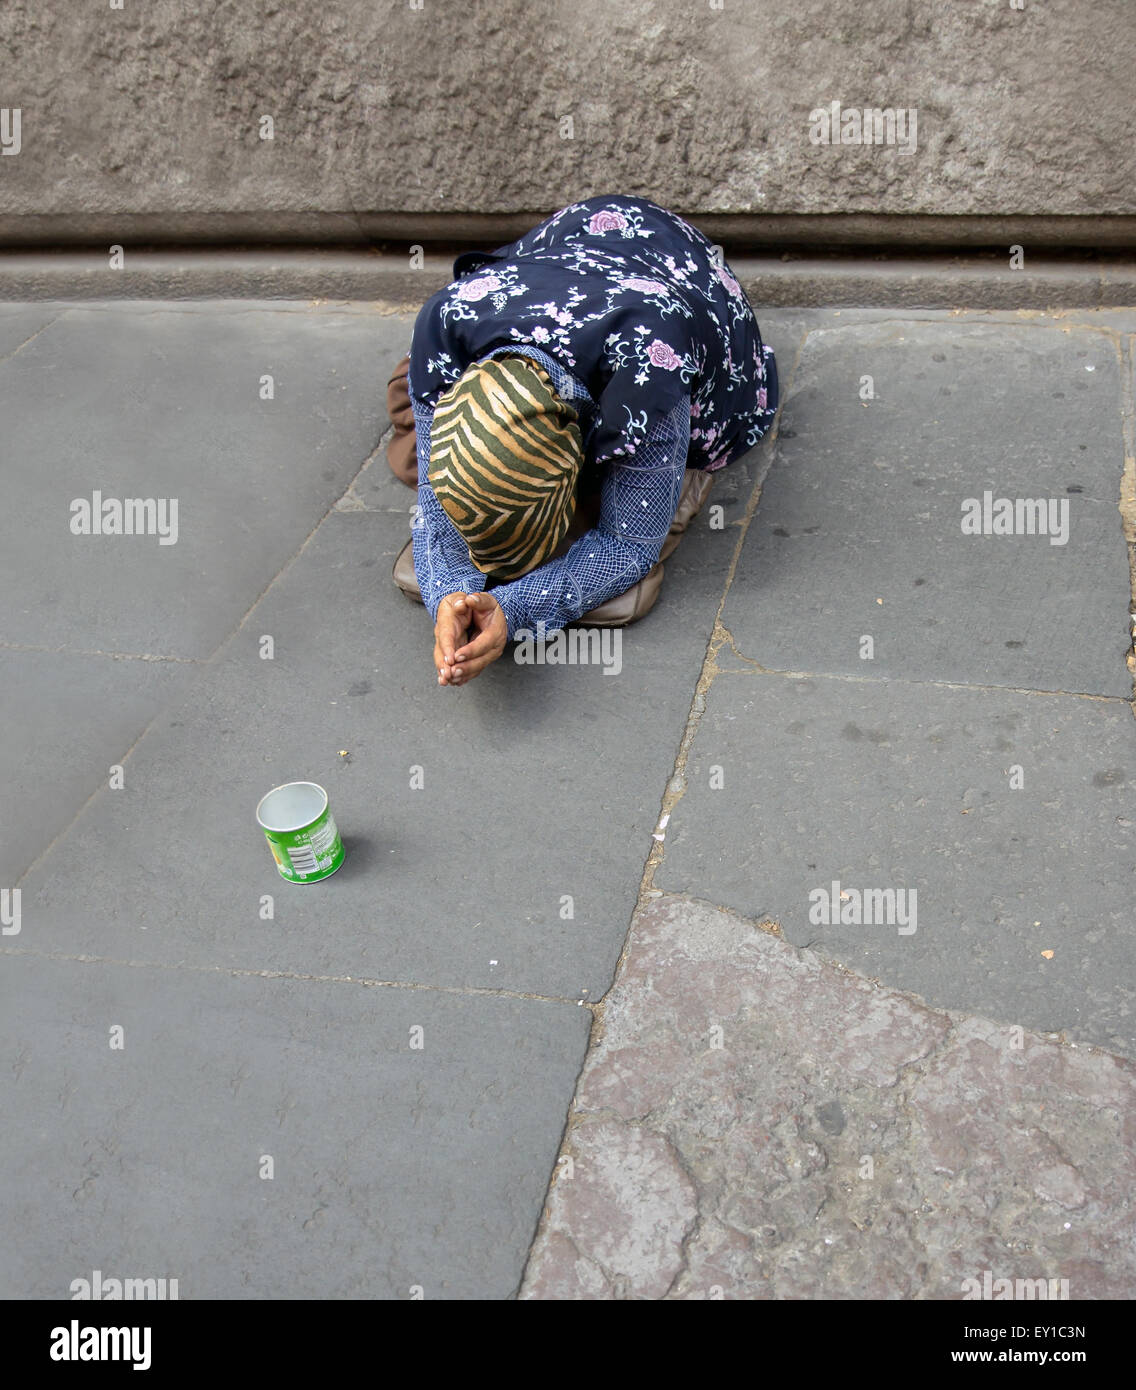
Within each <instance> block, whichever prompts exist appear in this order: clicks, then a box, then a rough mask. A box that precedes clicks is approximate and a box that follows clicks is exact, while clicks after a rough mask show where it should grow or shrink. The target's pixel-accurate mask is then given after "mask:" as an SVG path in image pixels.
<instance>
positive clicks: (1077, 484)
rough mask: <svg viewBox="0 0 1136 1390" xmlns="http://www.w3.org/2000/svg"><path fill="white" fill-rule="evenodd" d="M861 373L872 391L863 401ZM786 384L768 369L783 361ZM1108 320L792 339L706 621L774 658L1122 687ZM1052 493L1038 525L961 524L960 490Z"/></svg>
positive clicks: (942, 675) (927, 675) (1077, 688)
mask: <svg viewBox="0 0 1136 1390" xmlns="http://www.w3.org/2000/svg"><path fill="white" fill-rule="evenodd" d="M866 376H870V377H871V378H872V379H873V389H874V391H875V393H876V395H875V399H873V400H869V401H866V402H865V401H863V400H861V398H860V390H861V382H862V379H863V378H864V377H866ZM782 379H783V381H784V376H783V378H782ZM1121 404H1122V396H1121V386H1120V368H1119V353H1118V341H1117V337H1116V335H1115V333H1109V332H1103V331H1098V330H1095V329H1090V328H1084V327H1080V326H1078V325H1076V324H1067V325H1064V328H1063V331H1061V330H1059V331H1054V329H1053V327H1052V325H1048V326H1042V325H1040V324H1037V325H1035V324H1032V323H1025V324H1006V323H982V324H979V323H972V322H967V323H964V322H961V321H959V322H952V321H950V320H947V321H945V322H944V321H942V320H938V321H935V322H912V321H911V320H908V319H901V318H894V317H893V318H892V319H891V320H890V321H886V320H885V321H878V322H874V323H863V324H854V325H852V326H850V327H830V328H827V329H824V330H817V331H814V332H813V333H812V334H811V335H810V336H809V338H808V339H807V341H806V344H805V346H804V350H803V352H802V356H801V360H800V362H799V364H798V365H797V368H796V371H795V372H794V374H793V380H792V384H791V389H789V391H788V393H787V400H786V401H785V404H784V405H783V408H782V414H781V417H780V421H779V438H778V442H777V448H776V456H775V461H774V463H773V466H772V468H771V470H770V474H769V477H768V479H767V481H766V485H765V489H764V492H763V495H762V500H761V505H760V507H759V509H758V512H757V514H756V516H755V518H754V522H753V524H752V525H751V527H750V530H749V533H748V535H747V538H746V545H745V551H744V554H743V557H742V560H741V563H740V564H739V567H738V571H737V575H736V578H735V581H734V584H733V586H732V590H731V593H730V595H729V598H728V600H727V603H726V607H725V613H724V619H723V620H724V622H725V624H726V626H727V627H728V628H730V630H731V631H732V632H733V634H734V637H735V639H736V641H737V643H738V646H739V648H740V650H741V651H742V652H744V653H745V654H746V655H747V656H749V657H751V658H753V659H754V660H756V661H758V662H760V663H761V664H762V665H763V666H766V667H768V668H770V669H775V670H784V671H819V672H843V673H846V674H860V673H862V672H863V671H864V669H865V666H866V663H865V662H864V660H863V659H862V658H861V650H862V648H861V642H862V639H863V637H865V636H868V637H871V638H872V639H873V641H874V652H875V655H874V660H873V662H872V673H873V674H875V675H888V676H904V677H906V678H909V679H913V680H949V681H960V682H967V683H976V684H989V685H1003V686H1011V687H1018V688H1031V689H1033V688H1036V689H1047V690H1067V691H1074V692H1089V693H1093V694H1109V695H1126V694H1130V692H1131V684H1132V683H1131V677H1130V676H1129V674H1128V672H1127V670H1126V668H1125V664H1124V656H1125V651H1126V644H1127V632H1128V622H1127V614H1128V606H1129V599H1130V588H1129V575H1128V566H1127V560H1126V554H1125V548H1124V539H1123V533H1122V530H1121V525H1120V518H1119V515H1118V513H1117V501H1118V499H1119V495H1120V478H1121V472H1122V468H1123V462H1124V446H1123V439H1122V432H1121V423H1120V410H1121ZM987 491H989V492H990V493H991V504H992V505H993V501H994V499H997V498H1002V497H1005V498H1009V499H1011V500H1015V501H1016V499H1030V498H1032V499H1042V498H1044V499H1053V500H1054V502H1055V504H1056V508H1057V510H1056V513H1055V517H1056V520H1057V521H1058V522H1059V523H1060V520H1061V508H1062V506H1063V504H1064V503H1068V504H1069V505H1068V533H1067V542H1066V543H1065V544H1051V541H1052V539H1054V538H1053V537H1052V536H1048V535H1046V536H1041V535H1010V536H996V535H989V536H987V535H977V536H971V535H964V534H963V532H962V517H963V512H962V503H963V501H964V500H965V499H968V498H977V499H979V500H980V501H981V499H982V498H983V495H984V493H985V492H987Z"/></svg>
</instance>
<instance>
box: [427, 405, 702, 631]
mask: <svg viewBox="0 0 1136 1390" xmlns="http://www.w3.org/2000/svg"><path fill="white" fill-rule="evenodd" d="M689 445H690V400H689V399H688V398H684V399H683V400H681V401H679V402H678V404H677V405H676V406H675V407H674V408H673V409H672V410H671V411H670V413H669V414H668V415H666V416H664V417H663V418H662V419H661V420H660V421H659V422H658V424H657V425H656V426H655V428H654V431H653V433H652V434H651V435H650V436H649V437H648V439H647V440H646V442H645V443H642V444H640V445H639V446H638V448H637V449H636V451H635V453H634V454H627V455H624V456H622V457H618V458H615V459H613V460H611V462H610V463H609V465H608V470H607V473H606V474H605V477H604V480H603V488H602V492H601V495H600V516H599V522H598V524H597V526H596V529H595V530H593V531H588V532H587V533H586V534H585V535H583V536H581V537H580V538H579V540H577V541H576V542H575V544H574V545H573V546H572V547H571V549H570V550H569V551H568V552H567V553H566V554H565V555H563V556H561V557H560V558H559V559H557V560H550V561H549V562H548V564H546V565H541V566H540V567H539V569H535V570H532V571H531V572H530V573H529V574H525V575H522V576H521V577H520V579H514V580H513V581H512V582H511V583H509V584H503V585H501V586H499V587H498V588H495V589H491V590H490V592H491V593H492V595H493V597H494V598H495V599H496V600H497V602H498V603H499V604H500V605H501V608H502V609H503V610H504V613H505V618H506V620H507V622H508V625H509V637H510V639H512V638H514V637H515V636H516V634H517V632H518V631H519V630H520V629H522V628H523V629H527V630H528V631H531V632H534V633H535V632H536V631H537V630H538V624H543V625H544V630H545V631H546V632H549V633H552V632H555V631H556V630H557V629H559V628H562V627H564V626H565V625H566V624H568V623H571V622H575V621H576V620H577V619H579V618H581V617H583V615H584V614H585V613H589V612H591V610H592V609H593V608H598V607H599V605H600V604H601V603H606V602H607V600H608V599H610V598H614V597H615V596H616V595H617V594H622V593H625V592H626V591H627V590H628V589H630V588H631V587H632V586H633V585H634V584H637V583H638V582H639V580H640V579H642V578H643V576H644V575H645V574H646V573H647V572H648V570H650V569H651V568H652V566H654V565H655V564H656V563H657V562H658V559H659V551H660V550H661V549H662V545H663V541H664V540H666V537H667V532H668V531H669V530H670V525H671V522H672V521H673V520H674V514H675V511H676V510H677V508H678V500H679V496H680V494H681V492H682V482H683V477H684V475H685V472H686V456H687V450H688V448H689ZM420 468H421V465H420ZM482 578H484V576H482Z"/></svg>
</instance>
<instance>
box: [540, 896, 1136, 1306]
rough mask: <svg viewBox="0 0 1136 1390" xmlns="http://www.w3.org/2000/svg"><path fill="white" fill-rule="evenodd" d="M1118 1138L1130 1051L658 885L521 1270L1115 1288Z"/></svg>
mask: <svg viewBox="0 0 1136 1390" xmlns="http://www.w3.org/2000/svg"><path fill="white" fill-rule="evenodd" d="M1134 1141H1136V1066H1134V1065H1133V1064H1132V1063H1131V1062H1129V1061H1125V1060H1122V1059H1119V1058H1116V1057H1113V1056H1110V1055H1109V1054H1107V1053H1104V1052H1099V1051H1096V1050H1093V1049H1087V1048H1079V1047H1077V1046H1076V1045H1067V1044H1062V1043H1060V1042H1058V1041H1056V1040H1055V1039H1053V1038H1047V1037H1043V1036H1040V1035H1038V1034H1036V1033H1033V1032H1030V1031H1028V1030H1025V1029H1016V1028H1008V1027H1006V1026H1004V1025H1000V1024H996V1023H991V1022H989V1021H987V1020H984V1019H980V1018H968V1017H965V1016H962V1015H954V1014H948V1013H944V1012H941V1011H936V1010H933V1009H929V1008H927V1007H925V1006H924V1005H923V1004H921V1003H920V1002H919V1001H918V1000H915V999H912V998H910V997H908V996H906V995H903V994H901V993H899V992H898V991H896V990H892V989H888V988H885V987H880V986H877V985H874V984H873V983H871V982H870V981H867V980H864V979H862V978H860V977H858V976H856V975H853V974H851V973H850V972H848V971H846V970H843V969H841V968H840V967H838V966H835V965H833V964H831V963H828V962H826V961H824V960H822V959H821V958H820V957H818V956H817V955H816V954H815V953H813V952H811V951H807V950H806V951H799V950H797V949H795V948H794V947H793V946H791V945H790V944H789V943H788V942H786V941H783V940H781V939H779V938H778V937H777V936H775V935H773V934H770V933H767V932H763V931H761V930H759V929H758V928H757V927H756V926H755V924H754V923H753V922H750V921H747V920H745V919H744V918H741V917H738V916H737V915H735V914H733V913H728V912H723V911H721V910H719V909H716V908H713V907H711V906H709V905H708V904H705V903H699V902H695V901H691V900H689V899H684V898H680V897H672V896H663V897H659V898H656V899H654V900H653V901H652V902H650V903H649V904H648V905H647V906H646V907H645V908H644V909H643V910H642V911H641V912H640V913H639V914H637V917H636V921H635V924H634V926H633V928H632V932H631V935H630V939H629V942H628V950H627V955H626V957H625V960H624V963H623V965H622V968H621V971H620V976H619V980H618V982H617V984H616V985H615V987H614V988H613V989H612V991H611V993H610V995H609V996H608V997H607V999H606V1000H605V1001H604V1003H603V1005H602V1006H601V1010H600V1031H599V1035H598V1042H597V1043H596V1045H595V1046H594V1047H593V1049H592V1051H591V1052H590V1054H589V1057H588V1061H587V1064H586V1065H585V1068H584V1072H583V1074H582V1076H581V1079H580V1085H579V1088H578V1091H577V1095H576V1100H575V1103H574V1105H573V1109H572V1114H571V1116H570V1119H569V1128H568V1131H567V1134H566V1138H565V1144H564V1149H563V1153H562V1155H561V1158H560V1159H559V1160H558V1163H557V1168H556V1177H555V1179H554V1183H553V1186H552V1189H551V1192H550V1194H549V1199H548V1203H547V1206H546V1210H545V1215H544V1218H543V1220H542V1223H541V1228H540V1231H539V1233H538V1236H537V1240H536V1242H535V1244H534V1247H533V1254H532V1258H531V1260H530V1262H529V1265H528V1268H527V1270H526V1275H525V1280H524V1284H523V1286H522V1290H521V1296H522V1297H523V1298H540V1299H550V1298H551V1299H612V1298H617V1299H627V1298H632V1299H693V1300H699V1299H722V1298H726V1299H767V1298H768V1299H774V1298H776V1299H786V1298H830V1299H831V1298H837V1299H873V1298H887V1299H962V1298H963V1297H964V1296H966V1295H967V1294H968V1293H969V1294H971V1295H972V1296H975V1294H976V1290H977V1296H979V1297H981V1290H982V1288H983V1285H984V1282H985V1281H986V1280H987V1279H989V1281H990V1283H989V1285H987V1287H994V1281H995V1280H1003V1279H1008V1280H1011V1281H1014V1283H1013V1285H1012V1287H1014V1288H1015V1289H1022V1291H1021V1292H1018V1294H1017V1296H1018V1297H1027V1298H1028V1297H1032V1298H1035V1299H1036V1298H1039V1297H1047V1298H1069V1299H1086V1298H1130V1297H1131V1296H1132V1292H1133V1289H1134V1287H1136V1258H1134V1255H1133V1250H1134V1249H1136V1242H1134V1239H1133V1237H1134V1236H1136V1221H1134V1216H1133V1209H1132V1202H1131V1193H1132V1185H1133V1181H1134V1180H1136V1158H1134ZM1039 1280H1040V1281H1043V1284H1042V1285H1040V1286H1039V1285H1038V1283H1037V1282H1036V1281H1039ZM969 1281H976V1282H975V1283H970V1282H969ZM1017 1281H1029V1284H1028V1291H1026V1290H1025V1289H1023V1286H1022V1285H1020V1284H1018V1282H1017ZM986 1296H987V1297H990V1294H989V1293H987V1295H986Z"/></svg>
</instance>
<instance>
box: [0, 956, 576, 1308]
mask: <svg viewBox="0 0 1136 1390" xmlns="http://www.w3.org/2000/svg"><path fill="white" fill-rule="evenodd" d="M0 977H2V978H0V994H2V996H3V1008H2V1009H0V1019H2V1020H3V1021H2V1023H0V1029H2V1031H3V1037H4V1055H5V1056H6V1057H7V1058H9V1065H6V1066H5V1067H4V1069H3V1074H2V1078H0V1089H2V1090H3V1095H4V1098H3V1109H4V1114H5V1117H6V1119H5V1123H4V1125H3V1126H2V1128H0V1170H2V1171H3V1173H4V1181H5V1194H6V1200H5V1205H6V1207H7V1214H6V1218H5V1227H6V1231H7V1233H8V1234H7V1237H6V1239H5V1240H4V1242H3V1247H2V1250H0V1296H2V1297H5V1298H24V1299H26V1298H52V1299H66V1298H69V1297H70V1296H71V1294H70V1289H71V1282H72V1280H75V1279H80V1278H86V1279H88V1280H90V1279H91V1277H92V1273H93V1271H94V1270H96V1269H98V1270H101V1271H102V1273H103V1275H104V1276H107V1277H111V1276H113V1277H117V1278H147V1277H153V1278H159V1277H165V1278H167V1279H170V1278H176V1279H177V1280H178V1294H179V1297H180V1298H181V1299H201V1298H226V1299H246V1298H247V1299H260V1298H300V1299H311V1298H360V1299H364V1298H365V1299H372V1298H386V1299H409V1298H410V1297H411V1290H412V1288H413V1287H414V1286H415V1285H418V1286H420V1287H421V1290H422V1295H423V1296H424V1297H425V1298H428V1299H437V1298H490V1299H495V1298H496V1299H499V1298H507V1297H509V1296H510V1294H511V1293H512V1292H513V1291H514V1290H515V1289H516V1287H517V1285H518V1283H519V1281H520V1276H521V1272H522V1268H523V1263H524V1259H525V1256H526V1253H527V1250H528V1247H529V1243H530V1241H531V1239H532V1235H533V1231H534V1230H535V1227H536V1222H537V1219H538V1217H539V1214H540V1209H541V1203H542V1200H543V1197H544V1192H545V1187H546V1184H547V1182H548V1177H549V1173H550V1172H551V1169H552V1166H553V1162H554V1159H555V1156H556V1145H557V1141H558V1138H559V1135H560V1132H561V1127H562V1124H563V1116H564V1112H565V1109H566V1107H567V1105H568V1103H569V1100H570V1098H571V1093H572V1086H573V1082H574V1079H575V1076H576V1073H577V1071H578V1069H579V1066H580V1062H581V1060H582V1057H583V1054H584V1049H585V1046H586V1042H587V1027H588V1023H589V1022H590V1015H589V1012H588V1010H586V1009H579V1008H575V1007H573V1006H572V1005H570V1004H550V1003H539V1002H536V1001H532V1000H525V999H512V998H506V997H493V996H485V995H482V996H471V995H453V994H442V993H438V992H436V991H424V990H403V989H390V988H372V989H368V988H365V987H363V986H361V985H358V984H348V983H330V982H326V981H303V980H281V979H275V980H266V979H257V978H252V977H249V976H243V977H233V976H229V975H226V974H224V973H222V972H199V971H191V970H180V971H175V970H165V969H131V968H129V967H122V966H107V965H104V964H91V963H87V964H79V963H76V962H74V961H61V960H53V961H48V960H41V959H35V958H33V957H29V956H23V957H21V956H15V955H9V956H7V957H6V959H5V961H4V969H3V972H0ZM115 1026H118V1027H120V1028H121V1029H122V1030H123V1034H122V1042H123V1046H122V1047H121V1049H116V1050H112V1048H111V1045H110V1044H111V1032H110V1030H111V1029H112V1028H113V1027H115ZM415 1028H420V1029H421V1030H422V1032H421V1044H422V1045H421V1047H420V1048H413V1047H412V1046H411V1040H412V1037H415V1038H416V1036H417V1035H414V1034H413V1033H412V1030H413V1029H415ZM265 1156H268V1157H270V1158H271V1160H272V1163H273V1169H272V1172H273V1176H272V1177H271V1178H265V1177H262V1176H261V1174H262V1171H267V1169H266V1167H265V1165H264V1157H265Z"/></svg>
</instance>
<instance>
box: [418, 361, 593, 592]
mask: <svg viewBox="0 0 1136 1390" xmlns="http://www.w3.org/2000/svg"><path fill="white" fill-rule="evenodd" d="M583 457H584V447H583V438H582V436H581V433H580V427H579V425H578V424H577V414H576V411H575V409H574V408H573V407H572V406H571V405H569V404H568V403H567V402H566V401H564V400H562V399H561V397H560V396H559V395H558V394H557V392H556V390H555V388H554V387H553V385H552V381H551V380H550V378H549V376H548V373H547V372H546V371H545V370H544V368H543V367H541V366H540V365H539V364H538V363H536V362H534V361H533V360H532V358H528V357H496V358H489V359H487V360H485V361H482V362H475V363H474V364H473V365H472V366H470V367H468V368H467V369H466V371H465V372H464V373H463V374H462V376H461V377H459V379H458V380H457V381H456V382H455V383H454V385H453V386H452V387H451V388H450V389H449V390H448V391H447V392H446V393H445V394H444V395H442V396H440V397H439V398H438V403H437V406H436V407H435V410H434V421H433V425H432V427H431V430H430V468H429V473H428V478H429V482H430V486H431V488H433V490H434V494H435V496H436V497H437V499H438V501H439V502H440V503H441V505H442V507H443V508H444V509H445V511H446V514H447V516H449V518H450V520H451V521H452V522H453V523H454V526H455V527H456V528H457V530H458V532H459V533H460V535H461V537H462V539H463V540H464V541H465V543H466V545H467V546H468V547H469V558H470V560H471V561H472V563H473V564H474V565H475V566H476V567H477V568H478V569H479V570H481V571H482V573H484V574H492V575H494V576H495V578H496V579H497V580H499V581H501V582H507V581H508V580H510V579H517V578H519V577H520V576H521V575H523V574H527V573H528V572H529V571H530V570H533V569H536V568H537V566H538V565H541V564H543V563H544V561H545V560H546V559H547V558H548V556H549V555H551V554H552V552H553V551H554V550H555V549H556V548H557V546H558V545H559V544H560V542H561V541H562V540H563V539H564V536H565V534H566V533H567V531H568V527H569V525H570V524H571V521H572V515H573V512H574V510H575V506H576V485H577V482H578V480H579V475H580V466H581V464H582V462H583Z"/></svg>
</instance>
